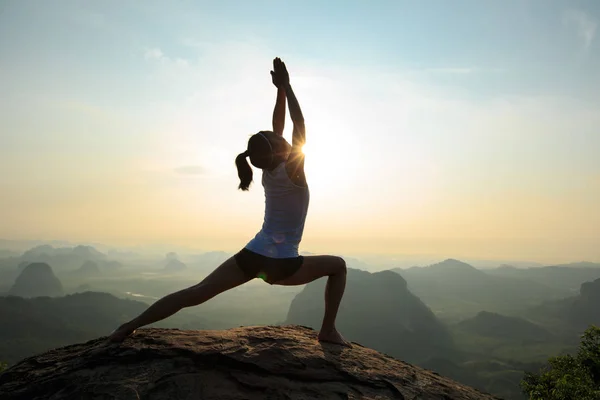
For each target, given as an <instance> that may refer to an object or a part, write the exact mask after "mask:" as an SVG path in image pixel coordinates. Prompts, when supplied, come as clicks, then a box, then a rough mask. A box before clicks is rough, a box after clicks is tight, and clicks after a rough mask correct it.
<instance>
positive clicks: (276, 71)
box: [271, 57, 290, 88]
mask: <svg viewBox="0 0 600 400" xmlns="http://www.w3.org/2000/svg"><path fill="white" fill-rule="evenodd" d="M271 78H272V80H273V85H275V86H276V87H277V88H280V87H282V86H286V85H289V83H290V75H289V73H288V71H287V68H286V67H285V63H284V62H283V61H281V59H280V58H279V57H276V58H275V59H273V71H271Z"/></svg>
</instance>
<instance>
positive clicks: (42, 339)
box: [0, 292, 207, 364]
mask: <svg viewBox="0 0 600 400" xmlns="http://www.w3.org/2000/svg"><path fill="white" fill-rule="evenodd" d="M147 307H148V305H147V304H145V303H142V302H139V301H135V300H126V299H119V298H117V297H115V296H112V295H110V294H107V293H96V292H85V293H77V294H73V295H68V296H64V297H54V298H51V297H37V298H33V299H24V298H21V297H15V296H8V297H0V326H1V327H2V329H0V360H3V361H7V362H9V364H10V363H14V362H16V361H18V360H20V359H22V358H24V357H28V356H30V355H33V354H35V353H38V352H40V351H45V350H48V349H51V348H54V347H57V346H64V345H68V344H72V343H76V342H80V341H85V340H90V339H94V338H96V337H99V336H102V335H108V334H109V333H110V332H112V331H113V330H114V329H115V328H117V327H118V326H119V325H120V324H121V323H123V322H125V321H126V320H129V319H131V318H133V317H135V316H136V315H138V314H139V313H141V312H142V311H144V310H145V309H146V308H147ZM156 326H168V327H177V328H182V329H199V328H206V327H207V324H206V323H205V321H203V320H201V319H200V318H196V317H192V316H190V315H189V313H184V312H182V313H178V314H176V315H174V316H172V317H170V318H168V319H166V320H164V321H161V322H159V323H158V324H156Z"/></svg>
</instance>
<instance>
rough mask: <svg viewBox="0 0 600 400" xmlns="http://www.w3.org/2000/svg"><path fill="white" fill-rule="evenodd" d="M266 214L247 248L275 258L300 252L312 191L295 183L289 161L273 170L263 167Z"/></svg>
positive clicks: (291, 255)
mask: <svg viewBox="0 0 600 400" xmlns="http://www.w3.org/2000/svg"><path fill="white" fill-rule="evenodd" d="M262 185H263V187H264V188H265V218H264V221H263V225H262V229H261V230H260V231H259V232H258V233H257V234H256V236H255V237H254V239H252V240H251V241H250V242H248V244H247V245H246V249H248V250H250V251H253V252H255V253H258V254H262V255H263V256H266V257H271V258H288V257H297V256H298V247H299V245H300V241H301V240H302V233H303V232H304V221H305V220H306V213H307V211H308V203H309V199H310V194H309V191H308V187H302V186H298V185H296V184H294V183H293V182H292V181H291V179H290V178H289V177H288V175H287V171H286V168H285V162H282V163H281V164H279V165H278V166H277V167H276V168H275V169H274V170H273V171H267V170H263V175H262Z"/></svg>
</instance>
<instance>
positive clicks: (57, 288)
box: [8, 263, 63, 297]
mask: <svg viewBox="0 0 600 400" xmlns="http://www.w3.org/2000/svg"><path fill="white" fill-rule="evenodd" d="M8 294H9V295H12V296H20V297H38V296H51V297H52V296H62V295H63V287H62V284H61V283H60V281H59V280H58V278H57V277H56V275H54V272H53V271H52V268H50V266H49V265H48V264H46V263H32V264H29V265H27V266H26V267H25V268H24V269H23V270H22V271H21V273H20V274H19V276H18V277H17V279H16V280H15V283H14V284H13V286H12V287H11V288H10V290H9V291H8Z"/></svg>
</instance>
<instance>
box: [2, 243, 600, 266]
mask: <svg viewBox="0 0 600 400" xmlns="http://www.w3.org/2000/svg"><path fill="white" fill-rule="evenodd" d="M43 245H49V246H50V247H52V248H53V249H54V250H59V249H73V248H75V247H77V246H87V247H92V248H93V249H94V250H96V251H99V252H101V253H103V254H105V255H108V256H109V258H111V256H110V254H109V253H117V255H114V256H112V258H111V259H115V260H118V259H119V256H118V253H122V255H123V256H125V255H128V256H138V257H142V258H144V257H146V258H151V259H155V258H160V259H162V258H164V257H166V255H168V254H169V253H171V252H172V253H175V254H176V255H177V257H178V258H179V259H186V258H188V257H193V256H198V255H202V254H208V253H225V254H230V255H233V254H234V253H235V251H236V250H235V249H229V250H228V249H204V248H193V247H179V246H173V245H168V244H154V245H141V244H140V245H137V246H116V245H111V244H107V243H100V242H71V241H68V240H8V239H4V238H0V252H1V251H3V250H4V251H8V252H13V253H17V254H20V255H22V254H24V253H25V252H26V251H29V250H31V249H33V248H35V247H39V246H43ZM128 253H129V254H128ZM300 253H301V254H303V255H313V254H318V253H313V252H311V251H310V250H302V251H301V252H300ZM338 255H340V256H342V257H344V258H346V260H348V262H349V263H350V264H354V263H355V262H358V263H359V264H360V265H359V266H354V268H358V269H362V268H366V269H365V270H368V271H370V272H378V271H383V270H387V269H390V268H401V269H406V268H412V267H428V266H431V265H434V264H438V263H442V262H445V261H453V260H455V261H459V262H464V263H466V264H469V265H471V266H473V267H475V268H477V269H482V270H486V269H494V268H498V267H501V266H505V265H509V266H512V267H515V268H519V269H523V268H543V267H547V266H557V265H558V266H577V264H586V263H590V264H597V265H598V266H600V261H598V260H577V259H570V260H563V261H560V262H558V261H557V262H554V263H552V262H542V261H535V260H527V259H503V258H496V259H494V258H486V257H470V256H468V255H464V256H456V255H446V256H440V255H433V254H378V253H351V252H346V253H340V254H338ZM215 267H216V265H215ZM351 267H352V266H351Z"/></svg>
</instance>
